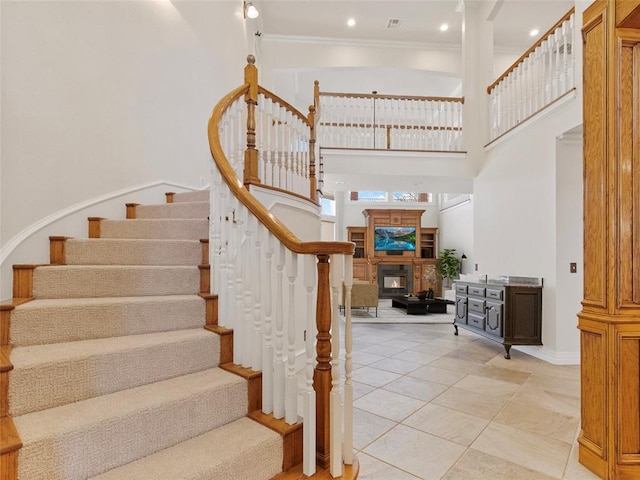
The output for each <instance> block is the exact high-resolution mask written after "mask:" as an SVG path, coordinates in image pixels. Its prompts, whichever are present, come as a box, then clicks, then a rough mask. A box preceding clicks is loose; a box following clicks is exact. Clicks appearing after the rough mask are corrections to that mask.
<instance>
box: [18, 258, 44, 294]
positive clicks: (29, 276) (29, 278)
mask: <svg viewBox="0 0 640 480" xmlns="http://www.w3.org/2000/svg"><path fill="white" fill-rule="evenodd" d="M38 266H41V265H20V264H18V265H14V266H13V298H21V299H24V298H33V271H34V270H35V269H36V267H38Z"/></svg>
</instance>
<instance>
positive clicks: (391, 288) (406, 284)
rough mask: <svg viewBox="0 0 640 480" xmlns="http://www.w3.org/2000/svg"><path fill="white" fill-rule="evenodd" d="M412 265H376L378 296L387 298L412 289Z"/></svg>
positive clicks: (403, 293)
mask: <svg viewBox="0 0 640 480" xmlns="http://www.w3.org/2000/svg"><path fill="white" fill-rule="evenodd" d="M411 273H412V265H389V264H383V265H378V296H379V297H380V298H389V297H393V296H396V295H405V294H407V293H410V292H411V291H412V284H413V282H412V277H411Z"/></svg>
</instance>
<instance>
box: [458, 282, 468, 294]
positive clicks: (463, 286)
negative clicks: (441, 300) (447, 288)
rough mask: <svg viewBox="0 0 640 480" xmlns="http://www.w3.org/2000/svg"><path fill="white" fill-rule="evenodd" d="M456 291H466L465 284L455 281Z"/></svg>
mask: <svg viewBox="0 0 640 480" xmlns="http://www.w3.org/2000/svg"><path fill="white" fill-rule="evenodd" d="M456 293H467V286H466V285H460V284H458V283H456Z"/></svg>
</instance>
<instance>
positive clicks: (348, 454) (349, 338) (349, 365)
mask: <svg viewBox="0 0 640 480" xmlns="http://www.w3.org/2000/svg"><path fill="white" fill-rule="evenodd" d="M344 262H345V265H344V288H345V293H344V295H345V298H344V309H345V310H344V311H345V324H344V350H345V355H344V358H345V361H344V374H345V383H344V452H343V455H344V463H346V464H347V465H352V464H353V381H352V378H353V353H352V352H353V335H352V331H351V287H352V286H353V256H351V255H345V256H344Z"/></svg>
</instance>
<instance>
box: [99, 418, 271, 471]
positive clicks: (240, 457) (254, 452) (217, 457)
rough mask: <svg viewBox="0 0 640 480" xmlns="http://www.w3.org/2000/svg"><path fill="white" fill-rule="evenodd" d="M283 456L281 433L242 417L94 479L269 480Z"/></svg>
mask: <svg viewBox="0 0 640 480" xmlns="http://www.w3.org/2000/svg"><path fill="white" fill-rule="evenodd" d="M282 460H283V458H282V437H281V436H280V435H279V434H277V433H275V432H273V431H271V430H269V429H268V428H266V427H264V426H262V425H259V424H258V423H257V422H254V421H253V420H251V419H249V418H241V419H239V420H236V421H235V422H232V423H230V424H227V425H224V426H222V427H220V428H217V429H216V430H212V431H210V432H207V433H205V434H203V435H200V436H199V437H196V438H193V439H191V440H188V441H186V442H183V443H180V444H178V445H175V446H173V447H170V448H167V449H166V450H162V451H160V452H158V453H155V454H153V455H149V456H148V457H145V458H142V459H140V460H138V461H135V462H132V463H130V464H127V465H124V466H123V467H120V468H117V469H114V470H111V471H109V472H107V473H104V474H102V475H99V476H97V477H94V479H93V480H122V479H127V480H239V479H242V480H267V479H269V478H272V477H274V476H275V475H277V474H278V473H280V472H281V471H282Z"/></svg>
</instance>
